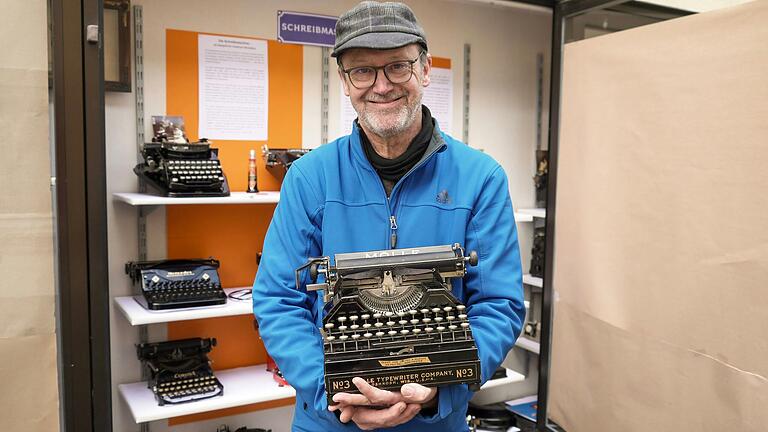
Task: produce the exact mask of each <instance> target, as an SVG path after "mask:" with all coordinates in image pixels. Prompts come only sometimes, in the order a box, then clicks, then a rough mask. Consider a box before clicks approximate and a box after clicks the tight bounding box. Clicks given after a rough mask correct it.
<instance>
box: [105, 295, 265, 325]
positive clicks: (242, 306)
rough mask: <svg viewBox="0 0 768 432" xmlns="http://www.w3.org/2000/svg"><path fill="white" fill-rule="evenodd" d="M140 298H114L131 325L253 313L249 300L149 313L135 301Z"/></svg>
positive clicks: (229, 300)
mask: <svg viewBox="0 0 768 432" xmlns="http://www.w3.org/2000/svg"><path fill="white" fill-rule="evenodd" d="M250 288H251V287H242V288H226V289H224V292H225V293H227V295H229V293H231V292H232V291H237V290H241V289H250ZM137 297H140V296H127V297H115V303H117V306H118V307H119V308H120V311H121V312H122V313H123V315H125V318H126V319H127V320H128V322H130V323H131V325H134V326H137V325H145V324H157V323H167V322H173V321H187V320H194V319H201V318H216V317H225V316H233V315H248V314H251V313H253V306H252V302H251V301H250V300H242V301H238V300H232V299H230V298H227V303H226V304H224V305H221V306H206V307H199V308H190V309H178V310H167V311H150V310H147V309H145V308H144V307H143V306H142V305H140V304H139V303H138V301H137V300H136V298H137Z"/></svg>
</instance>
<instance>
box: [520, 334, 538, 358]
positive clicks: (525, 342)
mask: <svg viewBox="0 0 768 432" xmlns="http://www.w3.org/2000/svg"><path fill="white" fill-rule="evenodd" d="M515 345H516V346H519V347H520V348H522V349H524V350H528V351H530V352H532V353H535V354H538V353H539V350H540V345H539V343H538V342H536V341H533V340H530V339H528V338H527V337H525V336H520V337H519V338H517V342H515Z"/></svg>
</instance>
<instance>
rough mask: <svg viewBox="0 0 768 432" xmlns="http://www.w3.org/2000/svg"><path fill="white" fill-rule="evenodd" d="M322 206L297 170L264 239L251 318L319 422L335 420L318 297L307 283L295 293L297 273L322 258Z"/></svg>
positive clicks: (314, 189)
mask: <svg viewBox="0 0 768 432" xmlns="http://www.w3.org/2000/svg"><path fill="white" fill-rule="evenodd" d="M323 203H324V201H322V200H321V198H320V194H319V192H318V190H317V185H313V184H312V183H311V182H309V181H308V180H307V178H306V177H305V176H304V175H303V173H302V172H301V169H300V167H299V166H298V165H297V164H294V165H293V166H292V167H291V169H290V170H289V171H288V173H287V174H286V176H285V179H284V181H283V185H282V188H281V190H280V202H279V204H278V205H277V208H276V209H275V213H274V215H273V217H272V222H271V223H270V225H269V229H268V230H267V235H266V237H265V239H264V248H263V252H262V259H261V263H260V265H259V270H258V273H257V275H256V280H255V281H254V284H253V313H254V315H255V316H256V319H257V320H258V323H259V334H260V336H261V338H262V340H263V341H264V346H265V347H266V348H267V351H268V352H269V354H270V356H272V358H273V359H274V360H275V361H276V362H277V364H278V366H279V367H280V370H281V371H282V372H283V375H284V376H285V378H286V380H287V381H288V383H289V384H290V385H291V386H292V387H293V388H294V389H296V392H297V393H298V394H299V396H300V397H301V399H303V400H304V401H305V402H306V403H308V404H309V403H312V405H313V408H314V409H315V410H317V412H318V414H319V415H320V416H323V417H326V416H330V417H334V416H333V415H332V414H331V413H330V412H329V411H328V410H327V407H328V405H327V401H326V399H325V385H324V381H323V347H322V339H321V337H320V334H319V331H318V329H317V328H316V327H315V314H316V313H315V304H316V302H317V301H318V300H317V293H316V292H307V291H306V290H305V288H304V283H302V288H301V289H296V283H295V278H294V270H295V269H296V268H298V267H299V266H301V265H302V264H304V263H305V262H306V260H307V258H308V257H315V256H318V255H319V254H320V251H321V246H320V242H321V240H320V239H321V232H320V227H321V226H322V211H323ZM305 273H306V272H305ZM303 282H306V278H305V279H304V280H303Z"/></svg>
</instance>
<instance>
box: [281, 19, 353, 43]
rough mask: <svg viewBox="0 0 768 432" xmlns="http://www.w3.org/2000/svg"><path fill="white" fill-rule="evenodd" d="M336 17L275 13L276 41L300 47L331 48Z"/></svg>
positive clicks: (334, 36)
mask: <svg viewBox="0 0 768 432" xmlns="http://www.w3.org/2000/svg"><path fill="white" fill-rule="evenodd" d="M338 20H339V19H338V17H332V16H328V15H317V14H308V13H302V12H288V11H277V40H279V41H280V42H286V43H295V44H301V45H316V46H324V47H333V44H334V42H335V41H336V21H338Z"/></svg>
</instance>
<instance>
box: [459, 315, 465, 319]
mask: <svg viewBox="0 0 768 432" xmlns="http://www.w3.org/2000/svg"><path fill="white" fill-rule="evenodd" d="M459 319H461V320H465V319H467V314H459Z"/></svg>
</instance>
